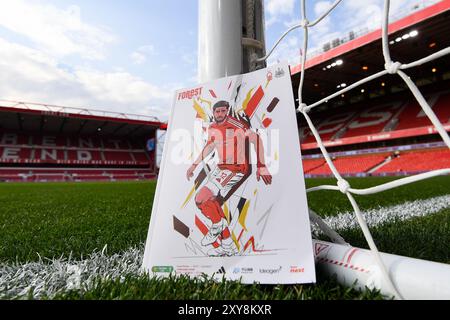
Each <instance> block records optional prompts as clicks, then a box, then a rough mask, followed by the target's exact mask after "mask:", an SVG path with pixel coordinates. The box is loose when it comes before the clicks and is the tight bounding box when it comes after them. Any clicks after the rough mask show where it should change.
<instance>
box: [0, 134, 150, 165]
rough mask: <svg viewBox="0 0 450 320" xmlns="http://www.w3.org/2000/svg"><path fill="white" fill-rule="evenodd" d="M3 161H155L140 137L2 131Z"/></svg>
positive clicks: (125, 163) (129, 162)
mask: <svg viewBox="0 0 450 320" xmlns="http://www.w3.org/2000/svg"><path fill="white" fill-rule="evenodd" d="M29 141H31V142H32V144H31V145H28V142H29ZM130 147H133V148H134V149H130ZM0 163H4V164H7V163H39V164H67V165H92V164H95V165H128V166H133V165H150V164H151V163H152V161H151V160H150V157H149V156H148V154H147V151H146V150H145V148H144V144H143V143H142V144H139V142H137V141H133V143H131V142H129V141H125V140H114V139H100V138H95V137H92V138H91V137H87V138H86V137H85V138H83V137H80V138H73V137H65V136H51V135H48V136H45V135H42V136H36V135H34V136H33V135H30V136H26V135H25V134H17V133H11V132H0Z"/></svg>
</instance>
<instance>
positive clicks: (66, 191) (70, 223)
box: [0, 176, 450, 299]
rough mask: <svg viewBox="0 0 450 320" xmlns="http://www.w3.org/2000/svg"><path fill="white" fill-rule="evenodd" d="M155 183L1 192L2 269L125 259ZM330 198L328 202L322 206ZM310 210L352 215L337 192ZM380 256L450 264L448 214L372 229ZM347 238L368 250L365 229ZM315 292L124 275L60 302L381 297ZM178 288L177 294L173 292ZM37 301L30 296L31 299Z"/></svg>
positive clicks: (375, 198)
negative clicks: (51, 261) (93, 257)
mask: <svg viewBox="0 0 450 320" xmlns="http://www.w3.org/2000/svg"><path fill="white" fill-rule="evenodd" d="M392 179H393V178H355V179H349V182H350V183H351V185H352V186H353V187H356V188H363V187H368V186H374V185H379V184H381V183H383V182H387V181H390V180H392ZM319 184H334V182H333V180H332V179H309V180H307V187H312V186H316V185H319ZM155 187H156V184H155V182H115V183H45V184H1V185H0V263H1V264H8V263H13V262H14V263H22V262H28V261H37V260H38V259H39V258H42V257H48V258H53V257H60V256H66V257H67V256H69V255H71V256H72V257H73V258H75V259H82V258H83V257H86V256H88V255H89V254H90V253H92V252H93V251H95V250H97V251H98V250H101V249H102V248H103V247H104V246H105V245H107V248H108V249H107V253H108V254H113V253H120V252H122V251H124V250H126V249H128V248H130V247H133V246H140V245H142V243H144V242H145V239H146V235H147V229H148V224H149V220H150V212H151V207H152V201H153V196H154V192H155ZM449 190H450V177H448V176H447V177H437V178H433V179H430V180H426V181H422V182H419V183H415V184H412V185H408V186H404V187H400V188H396V189H394V190H390V191H386V192H383V193H380V194H377V195H371V196H356V200H357V202H358V203H359V204H360V206H361V208H362V210H366V209H370V208H378V207H386V206H391V205H396V204H401V203H404V202H405V201H410V200H416V199H428V198H432V197H436V196H440V195H445V194H448V193H449V192H448V191H449ZM324 199H326V201H324ZM308 203H309V206H310V207H311V208H312V209H313V210H315V211H316V212H318V213H319V214H321V215H322V216H331V215H334V214H337V213H340V212H344V211H351V206H350V204H349V202H348V200H347V199H346V197H345V196H344V195H342V194H340V193H339V192H333V191H320V192H314V193H311V194H309V195H308ZM372 232H373V235H374V239H375V241H376V243H377V245H378V246H379V249H380V250H381V251H384V252H388V253H395V254H400V255H406V256H410V257H416V258H421V259H428V260H433V261H438V262H444V263H450V252H449V250H448V243H450V209H449V208H447V209H444V210H442V211H440V212H438V213H436V214H433V215H430V216H427V217H421V218H413V219H410V220H408V221H403V222H399V223H387V224H384V225H381V226H378V227H375V228H372ZM342 235H343V236H344V238H345V239H346V240H347V241H349V242H350V243H352V244H353V245H356V246H360V247H367V245H366V244H365V240H364V237H363V236H362V233H361V232H360V231H359V230H346V231H345V232H343V233H342ZM318 279H319V283H318V284H316V285H296V286H264V285H257V284H255V285H252V286H249V285H246V286H244V285H241V284H239V283H237V282H223V283H214V282H212V281H198V280H188V279H186V278H183V277H181V278H177V279H165V280H155V279H149V278H147V277H145V276H133V275H129V276H126V277H125V278H124V279H122V280H120V281H119V280H105V279H98V281H97V282H96V284H95V286H94V287H93V288H90V289H89V290H83V291H67V292H63V293H60V294H58V295H57V296H56V297H55V298H57V299H210V298H211V299H379V298H382V297H381V295H379V294H378V293H376V292H371V291H366V292H357V291H355V290H352V289H348V288H344V287H342V286H340V285H338V284H337V283H336V282H335V281H334V280H332V279H331V280H330V279H323V278H322V277H321V275H320V274H319V275H318ZM174 288H176V290H174ZM30 297H31V298H32V295H31V296H30Z"/></svg>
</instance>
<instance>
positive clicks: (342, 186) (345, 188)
mask: <svg viewBox="0 0 450 320" xmlns="http://www.w3.org/2000/svg"><path fill="white" fill-rule="evenodd" d="M340 2H342V0H337V1H335V2H334V3H333V4H332V5H331V6H330V7H329V8H328V9H327V10H326V11H325V13H323V14H322V15H321V16H320V17H319V18H317V19H316V20H314V21H313V22H309V21H308V19H307V17H306V1H305V0H301V22H300V23H299V24H297V25H295V26H293V27H291V28H290V29H288V30H287V31H286V32H285V33H284V34H283V35H282V36H281V37H280V39H278V40H277V42H276V43H275V45H274V47H273V48H272V49H271V50H270V51H269V53H268V54H267V55H266V56H265V57H262V58H259V59H257V60H256V61H257V62H261V61H264V60H266V59H268V58H269V56H270V55H271V54H272V52H273V51H274V49H275V48H276V47H277V46H278V44H279V43H280V42H281V41H282V40H283V39H284V38H285V37H286V35H287V34H288V33H290V32H291V31H292V30H295V29H297V28H303V29H304V32H303V35H304V39H303V51H302V56H301V74H300V84H299V87H298V98H299V107H298V109H297V112H300V113H302V114H303V116H304V117H305V119H306V122H307V123H308V126H309V128H310V130H311V132H312V134H313V135H314V137H315V139H316V141H317V144H318V146H319V148H320V151H321V152H322V154H323V156H324V158H325V161H326V163H327V164H328V166H329V167H330V169H331V172H332V173H333V175H334V177H335V178H336V180H337V185H336V186H329V185H322V186H318V187H314V188H310V189H308V190H307V192H308V193H309V192H314V191H319V190H336V191H340V192H342V193H343V194H345V195H346V196H347V198H348V199H349V201H350V203H351V205H352V207H353V210H354V212H355V217H356V219H357V221H358V223H359V225H360V227H361V230H362V232H363V234H364V237H365V239H366V241H367V243H368V245H369V248H370V250H371V251H372V254H373V257H374V260H375V261H376V263H377V265H378V267H379V268H380V271H381V273H382V276H383V279H384V281H385V283H386V285H387V286H388V287H389V289H390V291H391V293H392V294H393V295H394V296H395V297H396V298H397V299H402V296H401V294H400V293H399V292H398V290H397V289H396V287H395V285H394V283H393V281H392V279H391V277H390V276H389V273H388V271H387V268H386V266H385V265H384V263H383V261H382V259H381V256H380V253H379V251H378V249H377V247H376V245H375V242H374V241H373V238H372V235H371V233H370V230H369V228H368V227H367V223H366V221H365V219H364V217H363V216H362V214H361V210H360V209H359V206H358V204H357V202H356V201H355V199H354V197H353V194H358V195H368V194H374V193H378V192H383V191H386V190H390V189H393V188H397V187H399V186H403V185H407V184H410V183H413V182H417V181H421V180H424V179H429V178H432V177H436V176H439V175H445V174H450V168H448V169H442V170H433V171H429V172H426V173H422V174H418V175H414V176H410V177H406V178H402V179H398V180H395V181H392V182H389V183H385V184H382V185H379V186H376V187H372V188H366V189H353V188H352V187H351V186H350V184H349V183H348V182H347V181H346V180H344V179H343V178H342V176H341V175H340V173H339V171H338V170H337V169H336V167H335V166H334V164H333V161H332V160H331V158H330V155H329V154H328V152H327V150H326V148H325V146H324V144H323V142H322V139H321V138H320V135H319V133H318V131H317V130H316V128H315V126H314V124H313V123H312V121H311V119H310V117H309V116H308V112H309V111H310V110H311V109H313V108H315V107H317V106H319V105H321V104H323V103H324V102H325V101H328V100H330V99H333V98H335V97H337V96H340V95H341V94H343V93H345V92H347V91H350V90H352V89H354V88H356V87H358V86H360V85H362V84H365V83H367V82H369V81H372V80H374V79H377V78H379V77H382V76H384V75H386V74H392V75H395V74H398V75H399V76H400V77H401V78H402V79H403V81H404V82H405V83H406V85H407V86H408V88H409V89H410V90H411V92H412V94H413V95H414V97H415V98H416V100H417V102H418V103H419V105H420V106H421V108H422V109H423V111H424V112H425V114H426V115H427V116H428V118H429V119H430V120H431V122H432V123H433V125H434V126H435V128H436V129H437V131H438V133H439V135H440V136H441V137H442V139H443V140H444V142H445V144H446V145H447V147H448V148H450V137H449V135H448V134H447V132H446V131H445V129H444V126H443V125H442V124H441V123H440V121H439V119H438V118H437V117H436V115H435V113H434V112H433V110H432V109H431V107H430V106H429V104H428V103H427V101H426V100H425V98H424V97H423V95H422V93H421V92H420V90H419V89H418V88H417V86H416V85H415V84H414V82H413V81H412V80H411V78H410V77H408V75H407V74H406V73H405V72H404V71H403V70H407V69H410V68H413V67H417V66H419V65H422V64H424V63H427V62H430V61H432V60H434V59H438V58H440V57H443V56H445V55H447V54H449V53H450V47H447V48H445V49H442V50H440V51H438V52H435V53H433V54H431V55H429V56H427V57H425V58H422V59H419V60H417V61H414V62H412V63H409V64H402V63H400V62H394V61H392V59H391V55H390V51H389V41H388V39H389V35H388V25H389V9H390V0H385V1H384V13H383V21H382V43H383V46H382V48H383V57H384V62H385V65H384V68H385V69H384V70H382V71H379V72H377V73H375V74H373V75H371V76H368V77H366V78H364V79H362V80H360V81H357V82H355V83H353V84H351V85H349V86H347V87H345V88H344V89H342V90H340V91H337V92H335V93H333V94H331V95H329V96H328V97H326V98H323V99H321V100H319V101H317V102H315V103H313V104H310V105H307V104H305V103H304V102H303V95H302V93H303V83H304V79H305V65H306V55H307V52H308V51H307V50H308V29H309V28H312V27H314V26H315V25H317V24H318V23H319V22H320V21H322V20H323V19H324V18H325V17H326V16H327V15H329V14H330V13H331V12H332V11H333V10H334V9H335V8H336V7H337V6H338V5H339V4H340ZM310 218H311V221H312V222H314V223H316V224H317V225H318V226H319V228H320V229H321V230H322V231H323V232H324V233H325V234H326V235H328V236H329V237H330V238H331V240H332V241H333V242H336V243H341V244H346V242H345V240H344V239H343V238H342V237H341V236H339V234H337V233H336V232H335V231H334V230H332V229H331V228H330V227H329V226H328V225H327V224H326V223H325V222H324V221H323V220H322V219H321V218H320V217H319V216H318V215H317V214H316V213H314V212H313V211H310Z"/></svg>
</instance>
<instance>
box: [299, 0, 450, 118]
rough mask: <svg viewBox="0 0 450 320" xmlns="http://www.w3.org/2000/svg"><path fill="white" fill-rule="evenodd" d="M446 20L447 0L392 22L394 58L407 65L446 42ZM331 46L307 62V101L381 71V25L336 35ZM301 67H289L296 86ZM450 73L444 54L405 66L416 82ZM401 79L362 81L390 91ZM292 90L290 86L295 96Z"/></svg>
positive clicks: (449, 15) (449, 13)
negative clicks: (359, 33) (340, 36)
mask: <svg viewBox="0 0 450 320" xmlns="http://www.w3.org/2000/svg"><path fill="white" fill-rule="evenodd" d="M449 19H450V0H444V1H441V2H439V3H437V4H435V5H432V6H429V7H427V8H425V9H421V10H419V11H416V12H414V13H412V14H410V15H408V16H407V17H404V18H402V19H400V20H397V21H395V22H393V23H391V24H390V25H389V33H390V38H389V40H390V42H391V45H390V49H391V55H392V59H393V60H394V61H399V62H401V63H408V62H411V61H415V60H417V59H420V58H423V57H425V56H428V55H430V54H432V53H434V52H437V51H439V50H441V49H443V48H445V47H447V46H450V23H448V21H449ZM350 39H352V40H350ZM332 43H333V42H332ZM334 44H335V47H334V48H331V47H332V44H330V48H329V49H328V48H326V49H328V50H327V51H325V52H324V53H322V54H319V55H317V56H314V57H312V58H310V59H308V60H307V63H306V70H307V72H306V74H305V84H304V89H303V90H304V91H303V95H304V99H305V102H306V103H308V104H309V103H313V102H316V101H318V100H321V99H323V98H324V97H326V96H328V95H330V94H332V93H334V92H336V91H338V90H339V88H338V86H339V85H341V84H343V83H344V84H345V85H349V84H352V83H354V82H357V81H358V80H361V79H363V78H365V77H367V76H369V75H372V74H374V73H376V72H378V71H381V70H383V69H384V60H383V54H382V46H381V29H378V30H375V31H372V32H369V33H367V34H365V35H362V36H360V37H355V38H353V36H352V35H351V34H349V37H346V39H344V40H343V39H336V40H335V41H334ZM300 71H301V66H300V65H298V66H294V67H292V68H291V72H292V75H293V78H292V82H293V86H294V88H295V89H296V88H298V84H299V80H300ZM448 71H450V61H449V59H448V57H443V58H441V59H437V60H434V61H433V62H430V63H428V64H425V65H422V66H420V67H417V68H413V69H411V70H408V71H407V74H408V75H410V76H411V77H413V78H414V79H415V80H417V79H418V78H420V77H423V76H425V75H430V76H432V75H433V73H435V75H437V76H440V77H441V80H442V73H443V72H448ZM401 83H402V80H401V79H400V77H398V76H390V75H387V76H385V77H383V78H381V79H378V80H375V81H372V82H371V83H369V84H366V85H365V87H364V89H365V90H364V91H365V92H366V94H368V93H369V92H370V91H376V90H379V89H380V86H383V87H384V86H386V88H385V89H388V88H392V87H393V86H396V85H400V84H401ZM361 89H362V88H358V89H353V90H352V91H350V92H348V93H347V95H346V97H345V99H349V98H350V97H351V95H352V93H353V94H354V93H355V92H356V94H361ZM296 91H297V90H294V92H295V94H296V95H297V92H296ZM296 98H297V97H296ZM321 109H322V108H321Z"/></svg>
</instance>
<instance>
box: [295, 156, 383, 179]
mask: <svg viewBox="0 0 450 320" xmlns="http://www.w3.org/2000/svg"><path fill="white" fill-rule="evenodd" d="M387 156H388V154H376V155H364V156H353V157H342V158H337V159H335V160H334V161H333V163H334V165H335V166H336V169H337V170H338V171H339V173H341V174H357V173H366V172H368V171H369V170H370V169H372V168H374V167H375V166H377V165H379V164H381V163H382V162H383V161H385V160H386V158H387ZM321 161H322V162H323V165H319V166H316V167H315V168H314V165H313V164H318V163H319V161H318V160H317V159H314V160H304V161H303V166H304V168H307V167H309V166H311V168H312V169H311V170H309V171H306V170H305V173H308V174H312V175H331V174H332V173H331V169H330V167H329V166H328V164H327V163H326V162H325V161H324V160H323V159H322V160H321Z"/></svg>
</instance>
